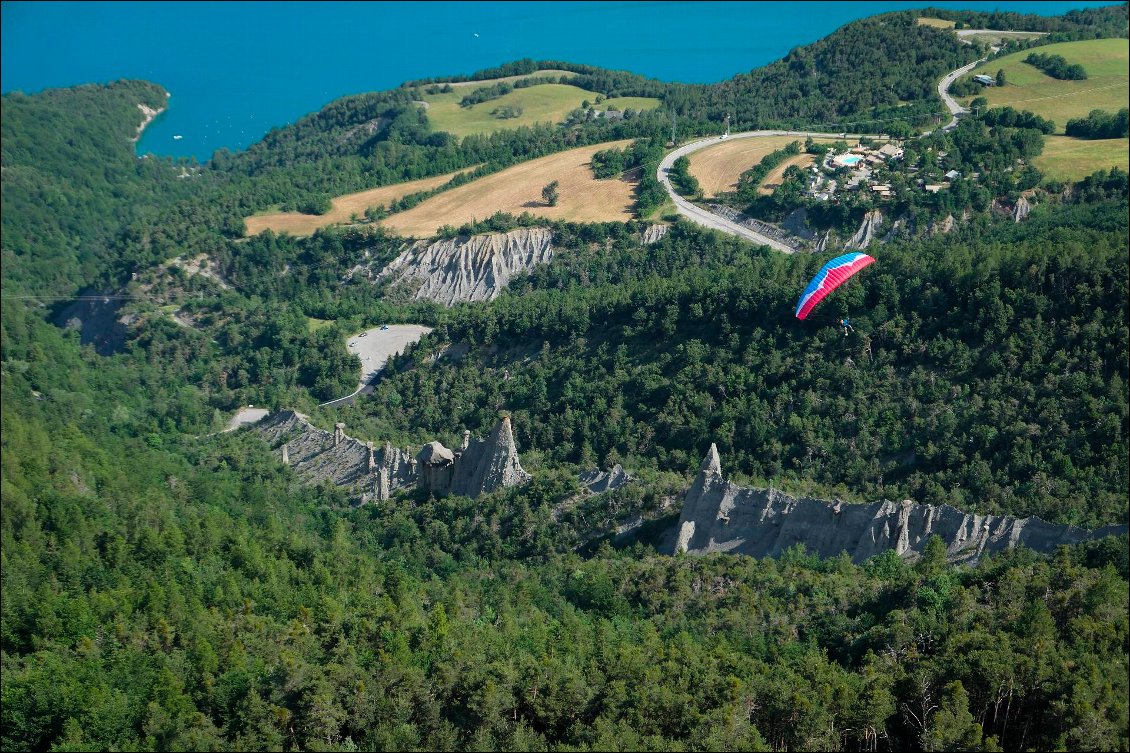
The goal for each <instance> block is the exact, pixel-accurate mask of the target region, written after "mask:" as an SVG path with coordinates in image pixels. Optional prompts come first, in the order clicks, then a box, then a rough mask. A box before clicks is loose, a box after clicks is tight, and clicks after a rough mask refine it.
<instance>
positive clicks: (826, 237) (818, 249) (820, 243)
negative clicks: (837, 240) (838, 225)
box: [812, 230, 833, 254]
mask: <svg viewBox="0 0 1130 753" xmlns="http://www.w3.org/2000/svg"><path fill="white" fill-rule="evenodd" d="M832 237H833V234H832V231H831V230H825V231H824V234H823V235H821V236H819V237H818V238H817V239H816V245H814V246H813V247H812V251H813V253H817V254H822V253H824V252H825V251H827V250H828V246H829V245H830V244H831V243H832Z"/></svg>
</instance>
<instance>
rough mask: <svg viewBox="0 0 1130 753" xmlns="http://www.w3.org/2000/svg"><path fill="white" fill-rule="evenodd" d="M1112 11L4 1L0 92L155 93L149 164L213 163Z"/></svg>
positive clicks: (1064, 5)
mask: <svg viewBox="0 0 1130 753" xmlns="http://www.w3.org/2000/svg"><path fill="white" fill-rule="evenodd" d="M1110 4H1111V3H1110V2H939V1H938V0H934V1H933V2H793V3H784V2H779V3H772V2H755V3H733V2H713V3H710V2H706V3H700V2H695V3H677V2H661V3H648V2H568V3H557V2H529V3H518V2H427V3H391V2H390V3H351V2H345V3H333V2H322V3H268V2H257V3H239V2H224V3H211V2H188V3H185V2H167V3H144V2H138V3H133V2H128V3H111V2H106V3H102V2H79V3H70V2H66V3H48V2H4V3H2V4H0V9H2V19H0V20H2V24H0V35H2V39H0V42H2V43H0V90H2V91H3V92H5V93H7V92H10V91H13V90H21V91H24V92H27V93H32V92H36V91H40V90H42V89H45V88H51V87H61V86H73V85H76V84H82V83H91V82H107V81H113V80H115V79H120V78H140V79H147V80H149V81H153V82H155V83H158V84H161V85H162V86H164V87H165V88H166V89H167V90H168V91H169V92H170V93H171V94H172V98H171V100H170V108H169V110H168V111H167V112H166V113H164V114H163V115H161V116H160V117H159V118H158V119H157V120H156V121H154V122H153V123H152V124H151V125H150V126H149V128H147V129H146V131H145V134H144V135H143V137H142V139H141V142H140V143H139V145H138V150H139V152H140V153H145V152H153V153H155V154H159V155H171V156H176V157H187V156H192V157H196V158H197V159H199V160H206V159H208V158H209V157H211V155H212V153H213V152H214V151H215V150H216V149H219V148H221V147H226V148H228V149H233V150H234V149H241V148H244V147H246V146H248V145H249V144H251V143H253V142H255V141H257V140H258V139H260V138H261V137H262V136H263V135H264V134H265V133H266V132H267V131H269V130H270V129H271V128H274V127H276V126H281V125H285V124H287V123H290V122H293V121H294V120H296V119H297V118H299V117H301V116H303V115H305V114H307V113H309V112H312V111H314V110H317V109H319V108H321V107H322V106H323V105H325V104H326V103H327V102H329V101H331V100H333V99H336V98H337V97H341V96H344V95H347V94H356V93H359V92H365V91H375V90H380V89H388V88H392V87H395V86H397V85H399V84H400V83H402V82H403V81H406V80H409V79H414V78H424V77H427V76H444V75H455V74H469V73H472V72H473V71H476V70H479V69H482V68H487V67H491V66H495V65H498V64H500V63H504V62H508V61H511V60H517V59H520V58H525V57H530V58H535V59H546V60H566V61H570V62H576V63H587V64H591V65H598V66H602V67H605V68H613V69H621V70H629V71H633V72H635V73H641V74H643V75H646V76H650V77H653V78H658V79H662V80H665V81H682V82H692V83H709V82H714V81H721V80H723V79H726V78H729V77H731V76H733V75H734V74H736V73H742V72H747V71H749V70H751V69H753V68H757V67H759V66H761V65H764V64H766V63H769V62H772V61H774V60H776V59H778V58H780V57H782V56H784V55H785V54H786V53H788V51H789V50H790V49H792V48H793V47H796V46H799V45H804V44H809V43H811V42H814V41H816V40H817V39H820V38H821V37H824V36H827V35H828V34H829V33H831V32H832V31H834V30H835V29H837V28H839V27H840V26H842V25H844V24H845V23H847V22H849V21H852V20H854V19H857V18H863V17H865V16H870V15H874V14H876V13H883V12H887V11H892V10H898V9H902V8H924V7H931V6H932V7H942V8H949V9H965V8H967V9H973V10H982V11H993V10H1002V11H1015V12H1019V13H1038V14H1040V15H1044V16H1051V15H1060V14H1062V13H1064V12H1066V11H1068V10H1071V9H1074V8H1084V7H1094V6H1101V5H1110ZM178 135H179V136H181V138H180V139H175V138H174V137H175V136H178Z"/></svg>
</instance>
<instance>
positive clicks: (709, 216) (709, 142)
mask: <svg viewBox="0 0 1130 753" xmlns="http://www.w3.org/2000/svg"><path fill="white" fill-rule="evenodd" d="M967 31H969V32H970V33H983V32H985V31H988V30H986V29H969V30H967ZM959 36H960V32H959ZM986 60H988V58H982V59H980V60H975V61H974V62H972V63H970V64H969V65H963V66H962V67H960V68H958V69H957V70H956V71H952V72H951V73H948V74H946V76H945V78H943V79H942V80H941V81H939V82H938V95H939V96H940V97H941V98H942V101H943V102H945V104H946V107H947V108H948V109H949V111H950V114H951V115H952V116H953V118H952V119H951V120H950V122H949V123H947V124H946V125H944V126H943V127H942V130H945V131H951V130H953V129H954V128H956V127H957V120H958V116H959V115H961V114H963V113H966V112H968V110H966V109H965V108H964V107H962V106H961V105H959V104H958V103H957V100H955V99H954V98H953V97H951V96H950V94H949V88H950V84H952V83H953V82H954V81H956V80H957V77H958V76H961V75H963V74H965V73H968V72H969V71H971V70H973V69H974V68H976V67H977V66H978V65H980V64H981V63H983V62H985V61H986ZM838 135H839V137H840V138H845V139H858V138H860V137H861V136H868V137H870V138H882V136H880V135H876V134H862V133H841V134H838ZM759 136H800V137H806V136H812V137H814V138H815V137H820V136H824V137H828V136H832V137H836V136H837V134H835V133H824V132H820V131H743V132H741V133H732V134H730V135H729V136H726V139H727V140H733V139H750V138H757V137H759ZM721 142H722V137H720V136H707V137H706V138H703V139H699V140H697V141H692V142H690V143H689V144H684V145H683V146H681V147H679V148H678V149H676V150H675V151H673V152H671V153H670V154H668V155H667V156H666V157H664V158H663V160H662V161H661V162H660V163H659V169H658V170H657V171H656V172H655V177H656V178H658V179H659V182H660V183H662V184H663V187H664V188H665V189H666V190H667V195H668V196H670V197H671V200H672V201H673V202H675V209H676V211H678V213H679V214H681V215H682V216H683V217H686V218H687V219H689V220H691V221H692V222H695V223H697V224H699V225H702V226H703V227H708V228H710V229H712V230H721V231H722V232H723V233H729V234H730V235H736V236H738V237H740V238H745V239H746V240H749V241H753V242H754V243H760V244H762V245H765V246H769V247H770V248H775V249H777V250H778V251H784V252H785V253H786V254H791V253H793V252H794V249H793V248H792V247H791V246H788V245H786V244H784V243H781V242H780V241H779V240H776V239H774V238H770V237H769V236H766V235H762V234H761V233H758V232H757V231H755V230H751V229H750V228H748V227H745V226H743V225H739V224H737V223H735V222H731V221H729V220H727V219H723V218H722V217H719V216H718V215H716V214H714V213H713V212H710V211H708V210H706V209H703V208H702V207H698V206H695V205H694V204H692V203H691V202H689V201H687V200H686V199H684V198H683V197H682V196H680V195H679V194H677V193H676V192H675V187H674V186H672V185H671V179H670V176H669V175H668V173H670V172H671V166H672V165H674V164H675V160H677V159H678V158H679V157H682V156H683V155H685V154H691V153H692V152H697V151H698V150H699V149H705V148H706V147H708V146H714V145H716V144H719V143H721Z"/></svg>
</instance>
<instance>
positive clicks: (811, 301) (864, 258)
mask: <svg viewBox="0 0 1130 753" xmlns="http://www.w3.org/2000/svg"><path fill="white" fill-rule="evenodd" d="M874 261H875V260H874V259H872V258H871V257H870V256H868V255H867V254H864V253H861V252H859V251H852V252H851V253H848V254H844V255H843V256H837V257H836V258H835V259H832V260H831V261H830V262H828V263H827V264H825V265H824V266H823V267H821V268H820V271H819V272H817V273H816V276H815V277H813V278H812V282H810V283H808V287H806V288H805V289H804V292H803V293H801V294H800V300H798V301H797V303H796V318H797V319H804V318H805V317H806V316H808V314H809V312H811V311H812V309H814V308H816V304H818V303H820V301H822V300H824V298H825V297H826V296H827V295H828V294H829V293H831V292H832V291H833V290H835V289H836V288H838V287H839V286H840V285H843V284H844V283H845V282H847V280H848V278H849V277H851V276H852V275H854V274H855V273H856V272H858V271H859V270H861V269H863V268H864V267H866V266H867V265H868V264H871V263H873V262H874Z"/></svg>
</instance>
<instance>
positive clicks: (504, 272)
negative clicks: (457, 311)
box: [377, 227, 553, 306]
mask: <svg viewBox="0 0 1130 753" xmlns="http://www.w3.org/2000/svg"><path fill="white" fill-rule="evenodd" d="M551 241H552V233H551V232H550V231H549V230H548V229H547V228H540V227H531V228H521V229H519V230H511V231H510V232H509V233H490V234H487V235H472V236H470V237H465V236H464V237H459V238H449V239H443V240H437V241H417V242H416V243H413V244H412V245H410V246H409V247H408V248H407V249H405V250H404V252H403V253H401V254H400V255H399V256H398V257H396V258H395V259H394V260H393V261H392V263H390V264H389V265H388V266H387V267H385V268H384V269H383V270H382V271H381V272H380V274H378V275H377V279H378V280H388V281H391V282H392V283H393V284H403V285H406V286H410V287H412V288H413V289H414V296H415V297H416V298H418V299H427V300H431V301H437V302H439V303H442V304H443V305H445V306H451V305H454V304H455V303H459V302H463V301H489V300H492V299H494V298H495V297H496V296H498V294H499V292H500V291H501V290H502V289H503V288H504V287H506V285H507V283H509V282H510V279H511V278H512V277H514V275H516V274H518V273H519V272H525V271H526V270H528V269H531V268H533V267H534V266H536V265H538V264H545V263H547V262H549V260H550V259H552V258H553V247H552V246H551V245H550V244H551Z"/></svg>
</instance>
